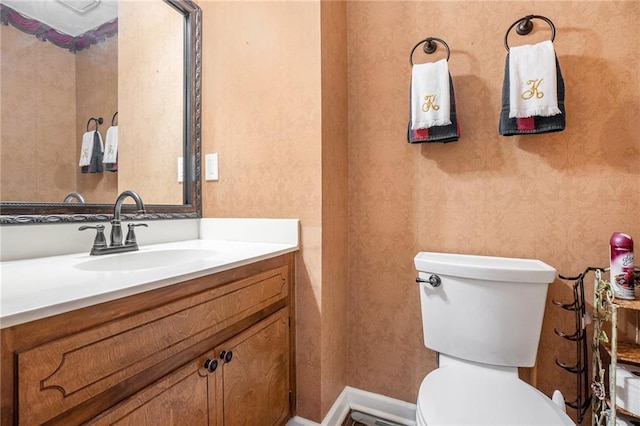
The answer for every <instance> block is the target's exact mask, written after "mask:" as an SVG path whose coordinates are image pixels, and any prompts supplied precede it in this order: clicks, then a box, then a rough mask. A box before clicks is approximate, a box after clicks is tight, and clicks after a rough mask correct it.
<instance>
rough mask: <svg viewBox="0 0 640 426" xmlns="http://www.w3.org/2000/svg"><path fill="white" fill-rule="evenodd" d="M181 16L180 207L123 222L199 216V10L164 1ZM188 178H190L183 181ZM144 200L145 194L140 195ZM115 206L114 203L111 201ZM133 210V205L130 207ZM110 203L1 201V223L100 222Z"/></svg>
mask: <svg viewBox="0 0 640 426" xmlns="http://www.w3.org/2000/svg"><path fill="white" fill-rule="evenodd" d="M163 1H164V2H165V3H167V4H169V5H170V6H172V7H173V8H175V9H176V10H177V11H178V12H180V13H181V14H182V15H184V20H185V25H184V66H185V71H186V72H185V81H184V93H185V97H184V106H183V111H184V112H183V118H184V123H185V126H184V130H183V149H184V157H183V158H185V159H189V158H191V159H192V161H185V165H184V176H185V179H184V183H185V184H184V185H183V193H184V194H183V200H184V204H182V205H177V204H176V205H168V204H146V203H145V210H146V214H144V215H139V214H136V213H126V212H125V211H126V210H127V205H124V206H123V213H122V218H123V219H128V220H132V219H138V220H140V219H144V220H150V219H188V218H200V217H202V182H201V179H200V176H201V139H200V137H201V134H200V131H201V88H202V11H201V9H200V7H199V6H198V5H197V4H196V3H194V2H193V1H192V0H163ZM187 176H191V179H186V177H187ZM141 196H142V197H143V200H144V194H141ZM114 203H115V200H114ZM130 207H133V206H130ZM113 208H114V205H113V204H77V203H26V202H24V203H23V202H3V201H0V224H2V225H5V224H38V223H47V224H50V223H78V222H103V221H109V220H110V219H111V218H112V217H113Z"/></svg>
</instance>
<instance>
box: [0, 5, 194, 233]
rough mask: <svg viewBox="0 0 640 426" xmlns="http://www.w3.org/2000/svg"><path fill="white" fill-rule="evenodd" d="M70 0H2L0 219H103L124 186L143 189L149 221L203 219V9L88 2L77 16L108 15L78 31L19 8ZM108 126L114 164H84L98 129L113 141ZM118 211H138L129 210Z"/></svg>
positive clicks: (65, 18) (8, 221)
mask: <svg viewBox="0 0 640 426" xmlns="http://www.w3.org/2000/svg"><path fill="white" fill-rule="evenodd" d="M67 3H74V1H65V2H62V1H59V0H55V1H54V0H51V1H46V2H24V1H20V0H2V1H1V2H0V18H1V20H2V24H3V25H2V26H1V28H0V30H1V31H2V33H1V37H0V47H1V51H0V53H1V55H2V57H1V60H0V64H1V66H2V72H1V78H2V80H1V85H0V88H1V97H0V102H1V108H0V115H1V127H2V131H1V132H0V152H1V153H2V155H1V158H2V160H1V161H2V164H1V168H0V170H1V171H0V173H1V175H0V178H1V181H0V184H1V185H0V189H1V190H0V198H1V200H2V201H0V223H1V224H35V223H57V222H91V221H106V220H109V219H110V217H111V215H112V213H113V203H115V200H116V198H117V196H118V194H119V193H121V192H122V191H124V190H134V191H136V192H137V193H138V194H140V196H141V197H142V199H143V201H144V203H145V207H146V212H147V213H146V215H145V217H144V218H145V219H173V218H198V217H201V211H202V203H201V181H200V174H201V172H200V164H201V158H200V157H201V141H200V128H201V126H200V120H201V104H200V99H201V42H202V35H201V34H202V31H201V25H202V16H201V10H200V8H199V7H198V6H197V5H196V4H195V3H194V2H193V1H191V0H154V1H153V2H149V1H131V0H129V1H118V0H94V3H97V4H98V5H97V6H95V7H92V8H91V10H89V11H86V12H82V11H81V12H77V11H72V12H73V16H75V15H78V17H80V18H86V17H88V16H89V15H92V14H93V13H94V12H97V11H98V10H100V8H101V7H103V6H104V7H107V8H109V7H110V8H111V9H112V10H113V9H114V8H115V13H116V15H115V18H114V17H113V16H111V17H110V18H109V19H108V20H107V21H106V22H100V21H96V22H98V23H95V22H94V23H92V24H90V25H92V29H90V30H86V29H82V30H79V31H83V32H80V33H78V34H76V35H73V36H70V35H65V33H63V32H61V31H58V30H57V29H56V28H55V27H54V25H56V22H58V21H59V20H60V18H57V19H58V21H57V20H56V18H55V17H51V15H46V14H44V15H39V13H41V12H33V13H32V15H37V17H34V16H29V15H28V14H27V13H25V12H24V11H21V10H18V8H19V7H22V6H21V5H28V4H50V5H51V4H53V5H55V6H56V7H57V8H58V9H60V8H62V9H61V10H62V12H61V13H67V14H68V13H70V12H69V10H66V9H69V7H68V4H67ZM76 3H82V2H76ZM84 3H87V2H84ZM30 13H31V12H30ZM112 13H113V12H112ZM69 16H71V15H69ZM69 16H67V15H63V18H62V21H65V22H69V21H70V20H71V18H70V17H69ZM95 25H97V26H95ZM69 31H74V30H73V29H71V30H69ZM34 36H35V37H34ZM32 48H33V49H37V51H36V53H33V52H32V51H31V50H30V49H32ZM56 70H57V71H56ZM100 121H101V122H102V123H100ZM111 128H117V145H116V146H117V156H116V161H115V166H116V170H115V171H112V170H108V169H104V168H103V170H102V171H101V172H95V173H90V172H89V170H84V169H83V167H81V166H80V165H79V159H80V157H81V151H82V148H83V145H82V140H83V137H84V136H85V135H86V134H88V133H91V132H97V134H99V135H100V139H103V140H102V147H103V149H104V148H105V146H109V147H112V144H110V143H111V142H112V141H111V142H109V141H107V140H106V137H107V136H108V135H107V133H109V132H110V131H111V130H112V129H111ZM96 137H97V136H96ZM105 152H106V151H105ZM106 165H107V164H105V166H106ZM75 194H78V195H80V196H79V197H78V196H76V195H75ZM81 201H82V202H81ZM125 207H126V205H125ZM123 217H124V218H129V219H131V218H134V217H137V216H135V215H133V214H131V213H127V209H126V208H125V209H124V210H123Z"/></svg>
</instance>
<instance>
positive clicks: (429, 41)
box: [409, 37, 451, 66]
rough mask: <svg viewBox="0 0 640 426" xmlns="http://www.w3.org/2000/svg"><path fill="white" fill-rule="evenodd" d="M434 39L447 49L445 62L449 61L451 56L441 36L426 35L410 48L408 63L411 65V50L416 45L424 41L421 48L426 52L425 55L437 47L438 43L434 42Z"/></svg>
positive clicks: (413, 50)
mask: <svg viewBox="0 0 640 426" xmlns="http://www.w3.org/2000/svg"><path fill="white" fill-rule="evenodd" d="M435 41H437V42H439V43H441V44H442V45H443V46H444V48H445V49H447V62H449V57H450V56H451V50H449V45H448V44H447V43H446V42H445V41H444V40H442V39H441V38H437V37H427V38H425V39H424V40H421V41H419V42H418V43H417V44H416V45H415V46H413V49H411V54H410V55H409V63H410V64H411V66H413V52H415V50H416V49H417V48H418V46H420V45H421V44H422V43H424V47H423V48H422V50H424V53H426V54H427V55H430V54H432V53H434V52H435V51H436V50H437V49H438V45H437V44H435V43H434V42H435Z"/></svg>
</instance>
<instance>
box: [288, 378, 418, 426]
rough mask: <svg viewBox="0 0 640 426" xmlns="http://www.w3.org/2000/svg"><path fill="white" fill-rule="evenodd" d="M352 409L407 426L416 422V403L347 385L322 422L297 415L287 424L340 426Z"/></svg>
mask: <svg viewBox="0 0 640 426" xmlns="http://www.w3.org/2000/svg"><path fill="white" fill-rule="evenodd" d="M350 410H358V411H362V412H365V413H367V414H371V415H374V416H379V417H382V418H384V419H387V420H391V421H393V422H396V423H400V424H403V425H407V426H415V424H416V420H415V419H416V405H415V404H411V403H409V402H405V401H401V400H399V399H394V398H389V397H388V396H384V395H380V394H376V393H373V392H367V391H363V390H360V389H356V388H352V387H350V386H347V387H345V388H344V389H343V391H342V392H341V393H340V395H339V396H338V398H336V401H335V402H334V403H333V405H332V406H331V409H330V410H329V412H328V413H327V415H326V416H325V417H324V420H322V423H316V422H314V421H311V420H307V419H305V418H302V417H298V416H296V417H294V418H292V419H291V420H289V422H288V423H287V426H340V425H341V424H342V422H343V421H344V419H345V418H346V417H347V414H348V413H349V411H350Z"/></svg>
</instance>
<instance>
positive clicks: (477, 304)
mask: <svg viewBox="0 0 640 426" xmlns="http://www.w3.org/2000/svg"><path fill="white" fill-rule="evenodd" d="M414 262H415V266H416V269H417V270H418V273H419V276H418V280H417V281H419V282H420V286H419V288H420V301H421V308H422V320H423V337H424V344H425V346H426V347H427V348H429V349H432V350H434V351H436V352H438V353H439V366H438V368H437V369H435V370H433V371H432V372H431V373H429V374H428V375H427V376H426V377H425V378H424V380H423V381H422V384H421V385H420V390H419V392H418V400H417V404H416V405H417V409H416V422H417V424H418V425H419V426H424V425H429V426H433V425H545V426H546V425H573V424H574V423H573V422H572V421H571V419H570V418H569V416H567V414H566V413H565V412H564V410H563V409H562V408H561V407H560V406H558V405H557V404H556V403H554V402H553V401H552V400H551V399H550V398H548V397H547V396H546V395H544V394H543V393H541V392H540V391H538V390H537V389H535V388H534V387H533V386H530V385H529V384H527V383H525V382H523V381H522V380H520V379H519V378H518V367H519V366H520V367H531V366H533V365H534V363H535V358H536V354H537V350H538V341H539V338H540V330H541V327H542V317H543V315H544V305H545V300H546V294H547V287H548V284H549V283H550V282H552V281H553V280H554V278H555V273H556V272H555V269H553V268H552V267H551V266H549V265H547V264H545V263H543V262H540V261H538V260H531V259H513V258H498V257H488V256H470V255H458V254H446V253H427V252H421V253H418V255H417V256H416V257H415V259H414Z"/></svg>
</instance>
